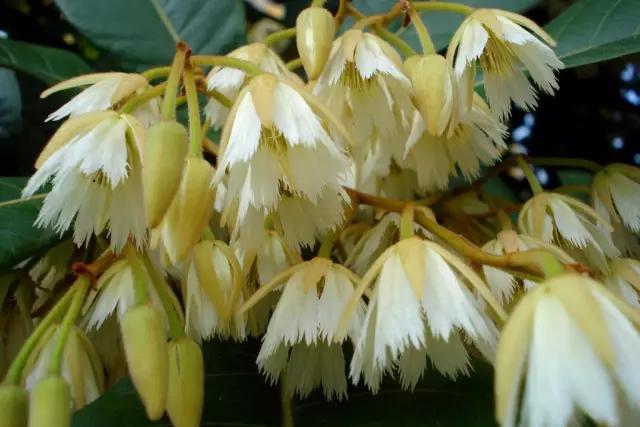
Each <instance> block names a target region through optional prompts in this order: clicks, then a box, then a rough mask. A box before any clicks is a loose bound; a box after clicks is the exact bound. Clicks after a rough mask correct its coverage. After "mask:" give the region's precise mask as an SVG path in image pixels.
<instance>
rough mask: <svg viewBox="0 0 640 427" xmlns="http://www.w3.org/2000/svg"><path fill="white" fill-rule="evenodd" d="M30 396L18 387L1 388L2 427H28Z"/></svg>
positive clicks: (5, 386) (0, 416) (0, 424)
mask: <svg viewBox="0 0 640 427" xmlns="http://www.w3.org/2000/svg"><path fill="white" fill-rule="evenodd" d="M28 414H29V394H28V393H27V391H26V390H25V389H23V388H22V387H20V386H17V385H3V386H0V427H26V425H27V416H28Z"/></svg>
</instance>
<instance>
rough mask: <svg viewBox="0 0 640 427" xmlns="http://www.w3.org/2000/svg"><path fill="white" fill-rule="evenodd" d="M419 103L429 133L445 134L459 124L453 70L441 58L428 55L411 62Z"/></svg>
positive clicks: (412, 79)
mask: <svg viewBox="0 0 640 427" xmlns="http://www.w3.org/2000/svg"><path fill="white" fill-rule="evenodd" d="M407 62H408V63H409V68H410V77H411V84H412V85H413V90H414V92H415V102H416V106H417V107H418V110H419V111H420V114H422V118H423V119H424V122H425V125H426V128H427V131H428V132H429V133H430V134H431V135H433V136H439V135H442V134H443V133H444V132H445V131H446V130H447V128H448V127H449V126H450V125H454V124H455V123H456V122H457V119H456V117H455V115H456V111H457V93H456V85H455V77H454V75H453V70H452V69H451V66H450V65H449V63H448V62H447V60H446V59H445V58H444V57H443V56H441V55H426V56H423V57H421V58H419V59H417V60H415V59H411V60H410V61H409V60H408V61H407Z"/></svg>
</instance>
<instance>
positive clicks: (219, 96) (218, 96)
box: [204, 89, 233, 108]
mask: <svg viewBox="0 0 640 427" xmlns="http://www.w3.org/2000/svg"><path fill="white" fill-rule="evenodd" d="M204 94H205V95H207V96H208V97H209V98H213V99H215V100H216V101H218V102H219V103H220V104H222V105H224V106H225V107H227V108H231V106H232V105H233V101H231V100H230V99H229V98H227V97H226V96H224V94H223V93H222V92H220V91H217V90H215V89H209V90H207V91H205V92H204Z"/></svg>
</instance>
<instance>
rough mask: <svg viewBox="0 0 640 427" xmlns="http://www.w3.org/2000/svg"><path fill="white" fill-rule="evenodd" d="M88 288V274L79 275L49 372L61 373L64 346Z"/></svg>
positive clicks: (53, 373)
mask: <svg viewBox="0 0 640 427" xmlns="http://www.w3.org/2000/svg"><path fill="white" fill-rule="evenodd" d="M87 289H89V278H88V277H86V276H81V277H78V278H77V279H76V283H74V284H73V290H74V294H73V298H72V300H71V305H70V306H69V309H68V310H67V313H66V314H65V315H64V319H63V320H62V324H61V325H60V329H59V331H60V333H59V334H58V337H57V341H56V343H55V347H54V349H53V353H52V356H51V362H50V363H49V374H51V375H60V371H61V369H62V356H63V355H64V347H65V345H66V344H67V338H68V337H69V333H70V332H71V328H72V327H73V325H74V323H75V322H76V319H77V318H78V315H79V314H80V310H81V309H82V302H83V301H84V296H85V294H86V292H87Z"/></svg>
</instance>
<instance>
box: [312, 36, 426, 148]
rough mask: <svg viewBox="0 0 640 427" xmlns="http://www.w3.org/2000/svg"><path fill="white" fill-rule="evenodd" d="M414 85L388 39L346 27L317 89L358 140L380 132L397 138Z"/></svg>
mask: <svg viewBox="0 0 640 427" xmlns="http://www.w3.org/2000/svg"><path fill="white" fill-rule="evenodd" d="M410 91H411V84H410V82H409V79H408V78H407V76H406V75H405V72H404V69H403V65H402V60H401V59H400V56H399V55H398V53H397V52H396V51H395V50H394V49H393V48H392V47H391V46H390V45H389V44H387V42H385V41H384V40H382V39H381V38H379V37H378V36H376V35H374V34H371V33H365V32H362V31H361V30H355V29H350V30H347V31H346V32H345V33H344V34H343V35H342V36H341V37H338V38H337V39H336V40H335V41H334V42H333V48H332V50H331V54H330V56H329V59H328V61H327V64H326V65H325V68H324V70H323V71H322V74H320V77H319V78H318V82H317V84H316V85H315V87H314V89H313V93H314V95H317V96H318V97H319V98H320V99H321V100H322V101H323V102H324V103H325V104H326V105H327V106H328V107H329V108H330V110H331V111H332V112H333V113H334V114H335V115H336V116H338V117H340V118H341V119H342V120H343V122H344V123H345V125H346V126H347V128H348V129H349V130H350V131H351V133H352V134H353V135H354V137H355V139H356V142H357V143H358V144H363V143H365V142H367V141H368V140H369V139H370V138H371V137H373V136H375V135H377V136H379V137H380V138H382V139H383V140H384V141H385V142H389V143H391V142H393V140H394V138H396V137H397V135H398V134H399V133H402V132H406V131H407V130H408V127H409V120H410V118H411V113H412V112H413V110H414V107H413V104H412V103H411V92H410Z"/></svg>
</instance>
